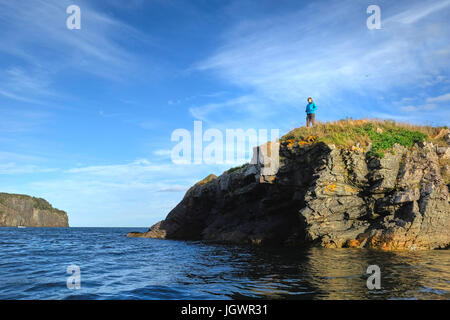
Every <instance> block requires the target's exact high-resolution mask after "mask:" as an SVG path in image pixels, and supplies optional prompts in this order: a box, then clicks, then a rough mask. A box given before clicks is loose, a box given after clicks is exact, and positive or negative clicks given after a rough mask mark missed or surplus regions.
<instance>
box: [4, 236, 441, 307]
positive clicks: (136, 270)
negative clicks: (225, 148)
mask: <svg viewBox="0 0 450 320" xmlns="http://www.w3.org/2000/svg"><path fill="white" fill-rule="evenodd" d="M145 230H146V228H141V229H140V228H24V229H18V228H0V299H94V300H97V299H450V251H449V250H435V251H413V252H383V251H373V250H367V249H322V248H308V249H299V248H276V247H270V248H269V247H258V246H250V245H249V246H242V245H240V246H238V245H222V244H207V243H203V242H196V241H195V242H192V241H173V240H157V239H142V238H127V237H126V234H127V233H128V232H130V231H141V232H142V231H145ZM370 265H376V266H378V267H379V270H380V273H379V276H380V277H379V278H380V288H379V289H377V288H373V289H368V287H367V280H368V277H370V276H371V274H368V273H367V269H368V267H369V266H370ZM68 271H69V272H68Z"/></svg>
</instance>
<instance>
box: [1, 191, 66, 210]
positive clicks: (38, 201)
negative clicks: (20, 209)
mask: <svg viewBox="0 0 450 320" xmlns="http://www.w3.org/2000/svg"><path fill="white" fill-rule="evenodd" d="M12 198H15V199H22V200H32V201H33V207H34V208H36V209H39V210H49V211H53V212H56V213H60V214H66V213H65V212H64V211H62V210H59V209H56V208H53V207H52V205H51V204H50V203H49V202H48V201H47V200H45V199H42V198H36V197H32V196H28V195H26V194H10V193H0V203H1V204H3V205H7V200H8V199H12Z"/></svg>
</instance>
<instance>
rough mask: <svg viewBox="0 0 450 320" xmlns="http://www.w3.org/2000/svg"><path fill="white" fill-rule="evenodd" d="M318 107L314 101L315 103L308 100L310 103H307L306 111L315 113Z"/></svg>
mask: <svg viewBox="0 0 450 320" xmlns="http://www.w3.org/2000/svg"><path fill="white" fill-rule="evenodd" d="M316 109H317V106H316V104H315V103H314V102H313V103H309V102H308V104H307V105H306V113H307V114H311V113H315V112H316Z"/></svg>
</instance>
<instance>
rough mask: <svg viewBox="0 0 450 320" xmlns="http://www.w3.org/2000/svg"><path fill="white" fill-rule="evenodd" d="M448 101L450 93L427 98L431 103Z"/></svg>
mask: <svg viewBox="0 0 450 320" xmlns="http://www.w3.org/2000/svg"><path fill="white" fill-rule="evenodd" d="M448 101H450V93H446V94H443V95H441V96H438V97H430V98H427V102H428V103H433V102H436V103H440V102H448Z"/></svg>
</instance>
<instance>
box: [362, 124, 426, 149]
mask: <svg viewBox="0 0 450 320" xmlns="http://www.w3.org/2000/svg"><path fill="white" fill-rule="evenodd" d="M355 130H356V131H357V132H358V133H359V134H361V135H364V136H368V137H369V139H370V140H371V142H372V147H371V149H370V151H369V155H371V156H377V157H379V158H382V157H384V153H385V151H387V150H389V149H390V148H392V147H393V146H394V144H396V143H398V144H399V145H402V146H404V147H412V146H413V145H414V143H417V142H422V141H425V140H427V139H428V136H427V135H426V134H425V133H422V132H419V131H412V130H408V129H405V128H402V127H397V128H395V127H394V128H387V129H385V130H383V131H382V132H377V131H376V129H375V126H374V124H373V123H367V124H365V125H364V126H362V127H357V128H355Z"/></svg>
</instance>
